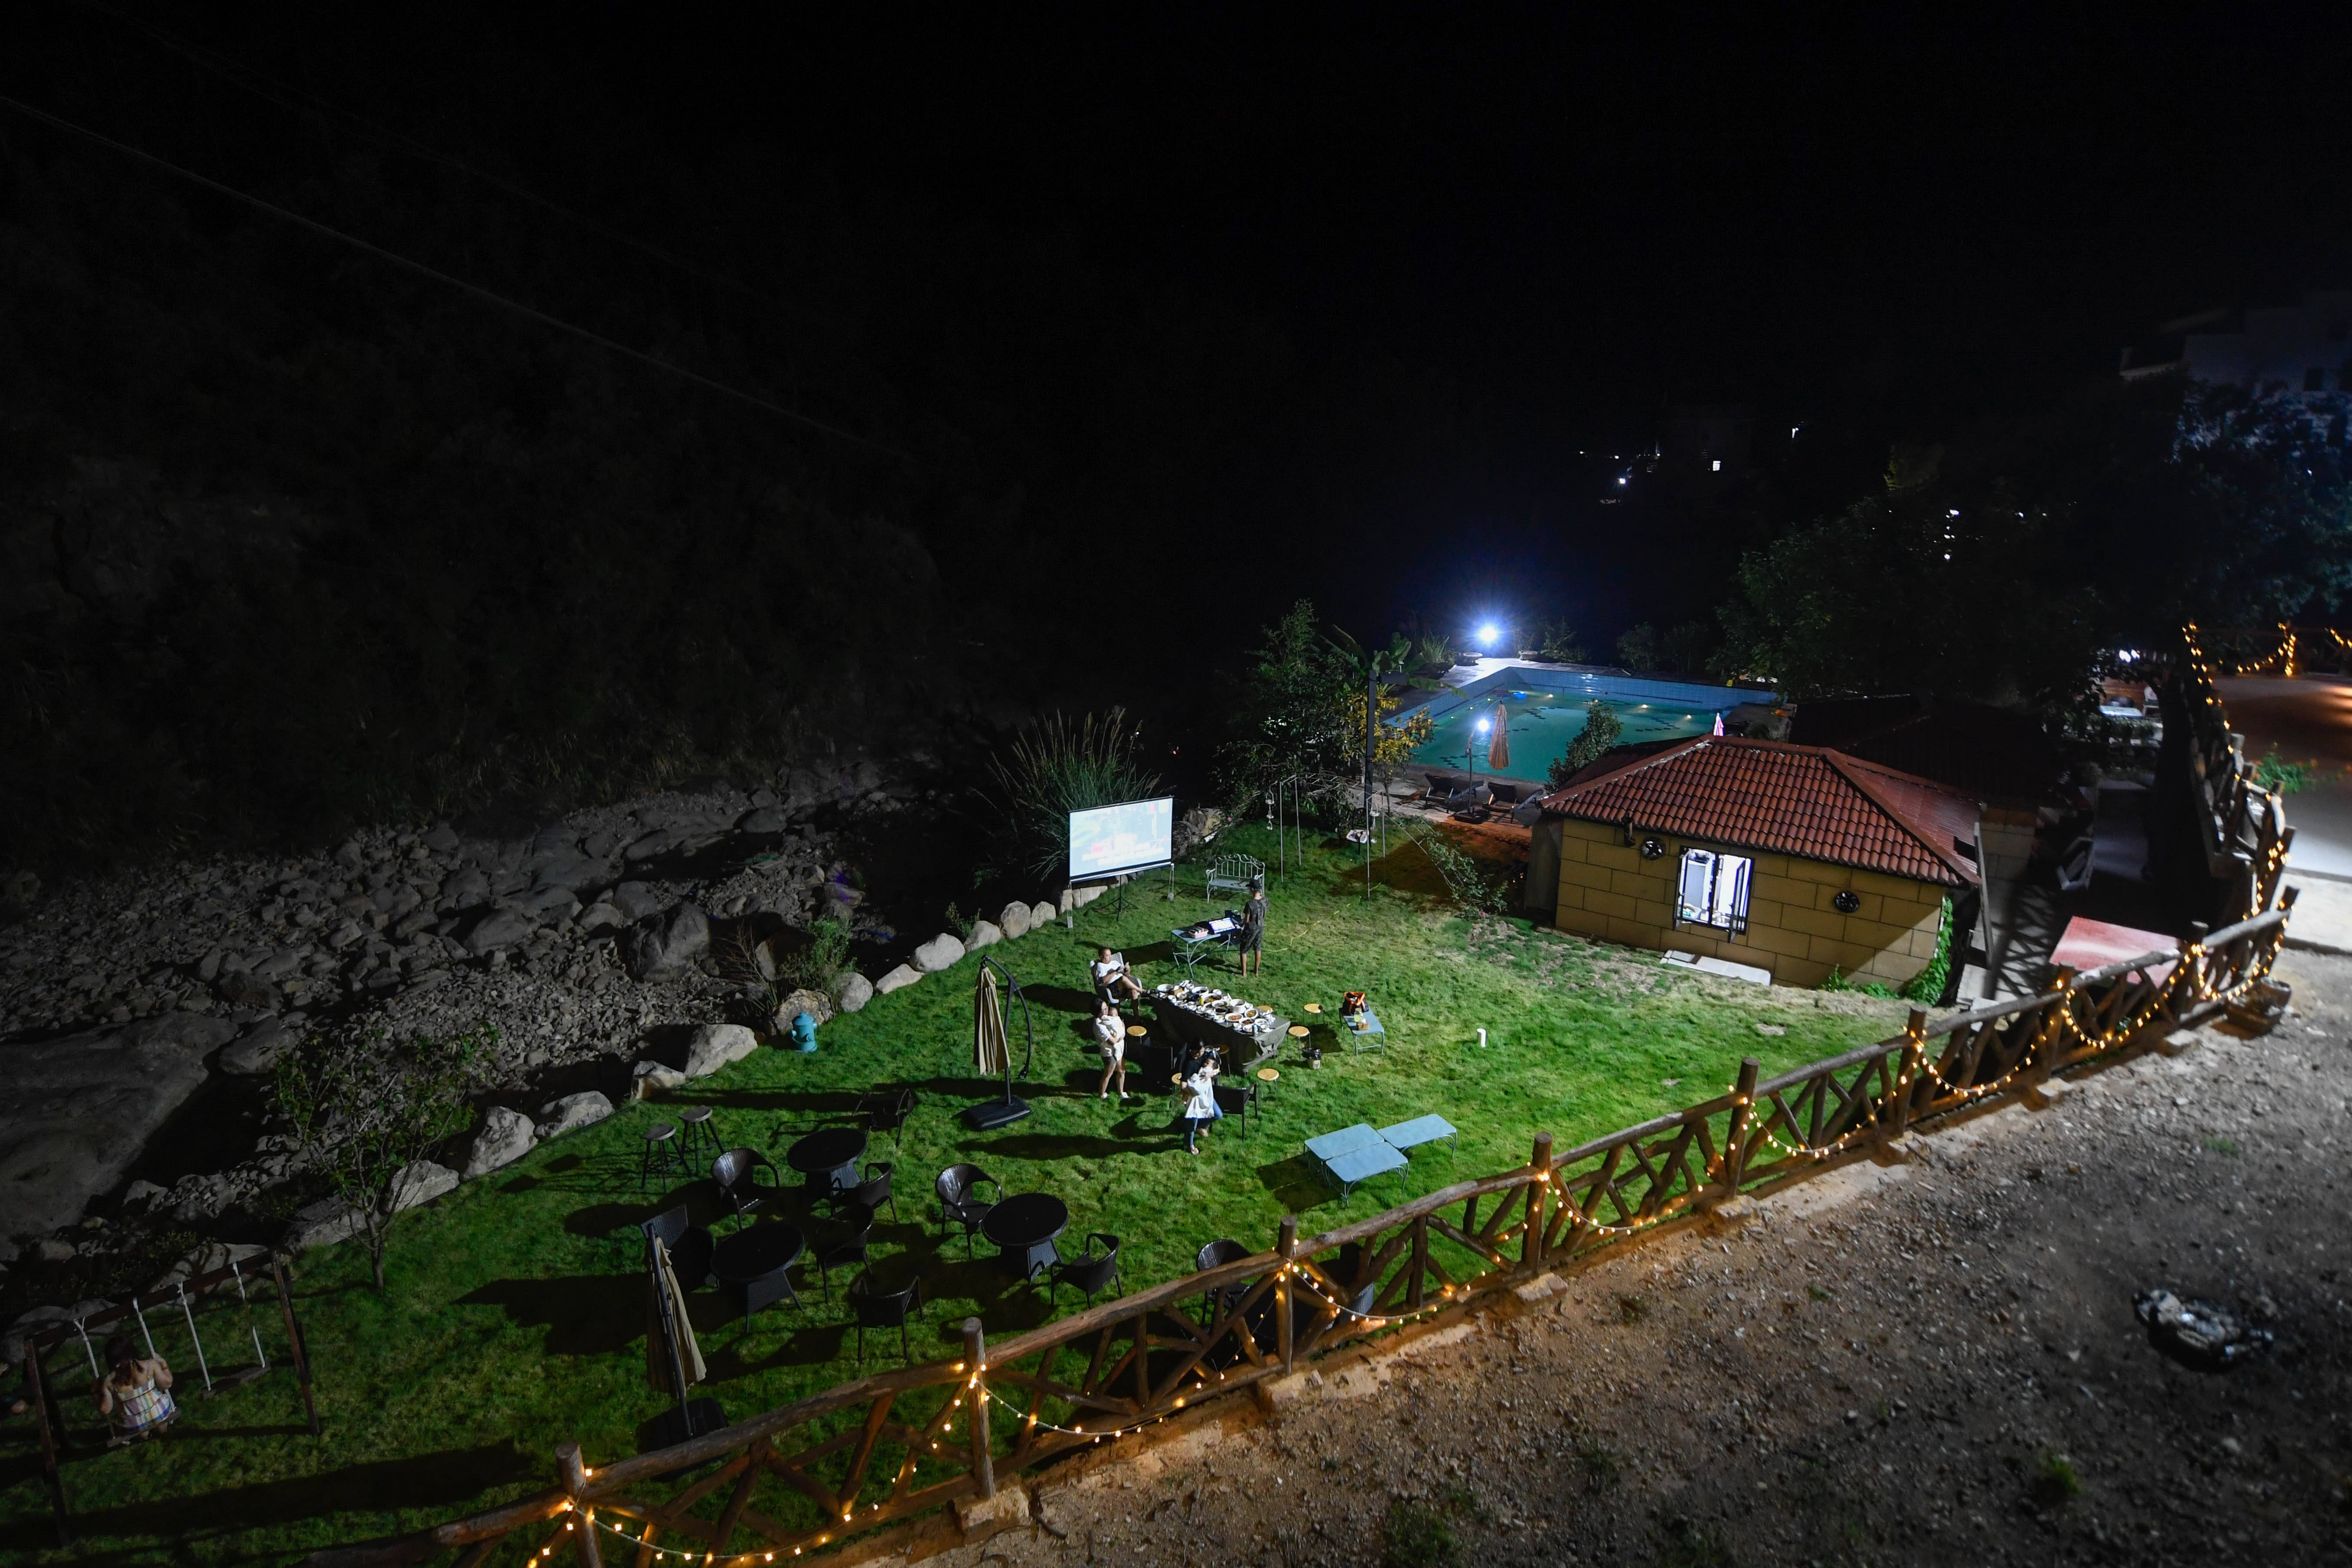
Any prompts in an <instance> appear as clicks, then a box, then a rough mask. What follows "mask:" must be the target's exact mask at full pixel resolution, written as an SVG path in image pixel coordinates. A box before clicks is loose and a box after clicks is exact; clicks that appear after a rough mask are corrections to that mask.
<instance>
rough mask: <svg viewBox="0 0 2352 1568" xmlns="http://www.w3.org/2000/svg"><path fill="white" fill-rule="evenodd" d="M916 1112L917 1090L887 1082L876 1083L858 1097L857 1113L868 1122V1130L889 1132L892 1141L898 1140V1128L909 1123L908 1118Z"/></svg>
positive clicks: (870, 1131)
mask: <svg viewBox="0 0 2352 1568" xmlns="http://www.w3.org/2000/svg"><path fill="white" fill-rule="evenodd" d="M914 1113H915V1091H914V1090H913V1089H893V1088H891V1087H890V1086H889V1085H887V1084H876V1085H875V1086H874V1087H873V1088H872V1089H868V1090H867V1091H866V1093H864V1094H861V1095H859V1096H858V1097H857V1114H858V1116H859V1117H860V1118H862V1119H863V1120H864V1121H865V1123H866V1131H867V1132H869V1133H872V1132H887V1133H888V1134H890V1142H893V1143H896V1142H898V1130H899V1129H900V1128H902V1127H904V1126H906V1125H907V1118H908V1117H909V1116H912V1115H913V1114H914Z"/></svg>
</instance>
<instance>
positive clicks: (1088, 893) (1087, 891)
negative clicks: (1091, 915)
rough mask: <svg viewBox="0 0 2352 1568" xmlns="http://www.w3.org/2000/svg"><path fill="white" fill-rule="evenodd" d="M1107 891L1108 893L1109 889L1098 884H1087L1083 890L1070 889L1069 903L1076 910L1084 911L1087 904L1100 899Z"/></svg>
mask: <svg viewBox="0 0 2352 1568" xmlns="http://www.w3.org/2000/svg"><path fill="white" fill-rule="evenodd" d="M1108 891H1110V889H1108V888H1106V887H1104V886H1103V885H1102V884H1101V883H1100V882H1088V883H1087V885H1086V886H1085V887H1083V888H1072V889H1070V902H1071V903H1072V904H1073V905H1074V906H1076V908H1078V909H1085V908H1086V907H1087V905H1088V904H1091V903H1093V902H1094V901H1095V900H1097V899H1099V898H1101V897H1102V896H1103V895H1104V894H1105V893H1107V892H1108Z"/></svg>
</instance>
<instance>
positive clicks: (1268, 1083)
mask: <svg viewBox="0 0 2352 1568" xmlns="http://www.w3.org/2000/svg"><path fill="white" fill-rule="evenodd" d="M1257 1080H1258V1082H1260V1083H1262V1084H1264V1085H1265V1088H1264V1089H1259V1090H1258V1092H1259V1093H1260V1094H1267V1095H1270V1094H1272V1093H1273V1092H1274V1086H1275V1085H1276V1084H1277V1083H1280V1082H1281V1081H1282V1075H1281V1074H1280V1073H1278V1072H1276V1071H1275V1070H1274V1069H1273V1068H1258V1069H1257Z"/></svg>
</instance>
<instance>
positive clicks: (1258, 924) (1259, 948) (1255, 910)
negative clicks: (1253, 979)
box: [1234, 877, 1265, 974]
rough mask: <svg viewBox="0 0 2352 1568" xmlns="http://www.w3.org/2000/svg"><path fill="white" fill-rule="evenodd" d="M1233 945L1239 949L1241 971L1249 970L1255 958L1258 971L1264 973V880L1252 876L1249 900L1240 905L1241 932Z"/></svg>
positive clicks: (1245, 972)
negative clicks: (1251, 961)
mask: <svg viewBox="0 0 2352 1568" xmlns="http://www.w3.org/2000/svg"><path fill="white" fill-rule="evenodd" d="M1234 946H1235V947H1237V948H1239V949H1240V950H1241V955H1242V973H1244V974H1247V973H1249V972H1250V960H1251V959H1252V958H1255V959H1256V960H1257V969H1258V973H1261V974H1263V973H1265V879H1263V878H1260V877H1252V878H1251V879H1250V884H1249V902H1247V903H1245V904H1244V905H1243V906H1242V933H1241V935H1240V936H1239V937H1238V938H1236V939H1235V940H1234Z"/></svg>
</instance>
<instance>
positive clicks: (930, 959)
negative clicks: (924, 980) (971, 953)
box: [915, 931, 963, 974]
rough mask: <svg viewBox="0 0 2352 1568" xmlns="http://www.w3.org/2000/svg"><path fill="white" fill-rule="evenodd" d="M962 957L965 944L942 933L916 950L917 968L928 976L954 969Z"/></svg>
mask: <svg viewBox="0 0 2352 1568" xmlns="http://www.w3.org/2000/svg"><path fill="white" fill-rule="evenodd" d="M962 957H963V943H962V942H959V941H958V940H957V939H956V938H954V937H952V936H950V935H949V934H948V933H947V932H945V931H941V932H940V934H939V935H937V936H935V937H933V938H931V940H930V941H929V942H925V943H923V945H922V946H920V947H919V948H917V949H916V950H915V967H916V968H917V969H919V970H921V971H922V972H923V973H926V974H937V973H939V972H940V970H942V969H949V968H952V967H954V965H955V964H956V963H957V961H959V960H960V959H961V958H962Z"/></svg>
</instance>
